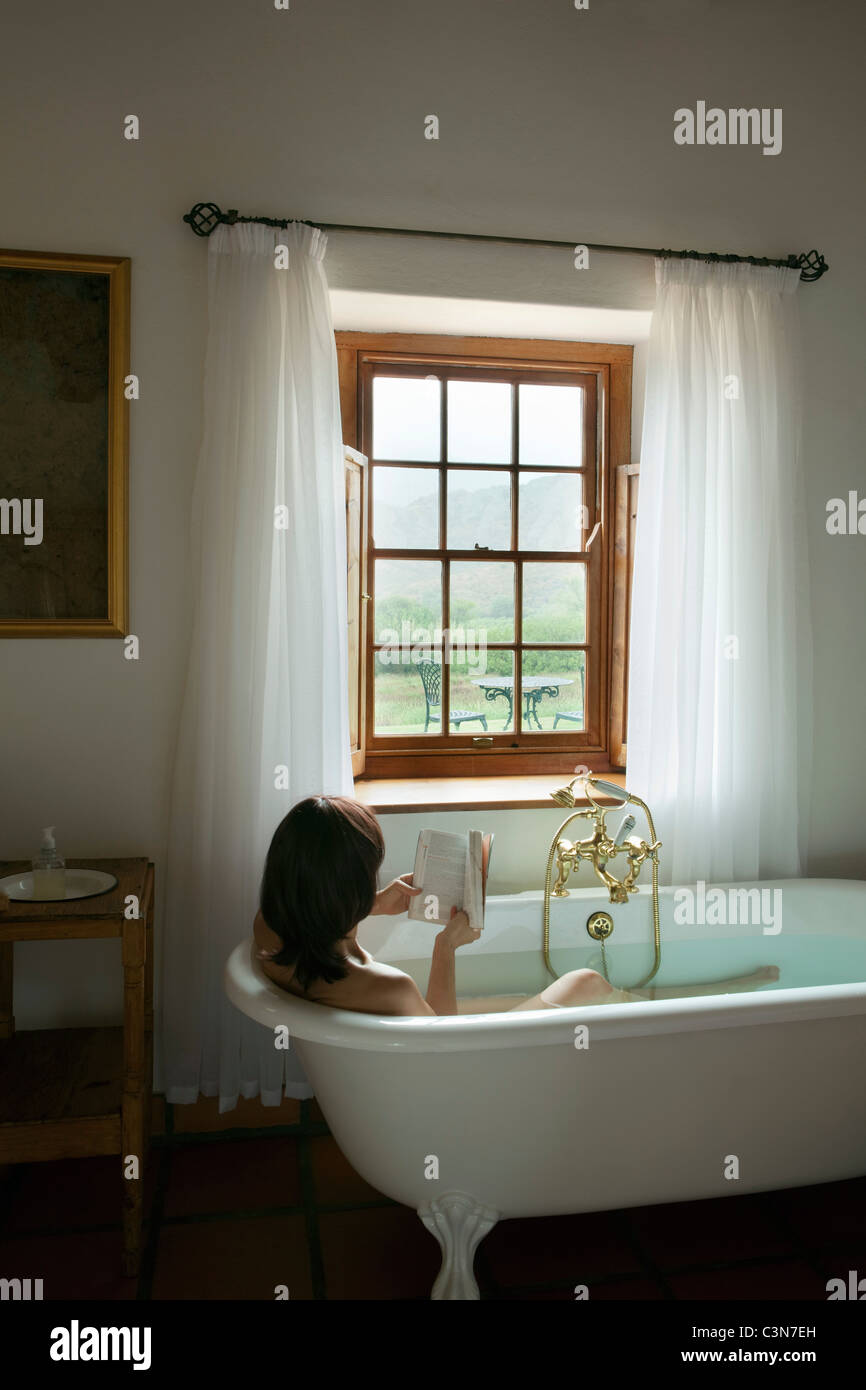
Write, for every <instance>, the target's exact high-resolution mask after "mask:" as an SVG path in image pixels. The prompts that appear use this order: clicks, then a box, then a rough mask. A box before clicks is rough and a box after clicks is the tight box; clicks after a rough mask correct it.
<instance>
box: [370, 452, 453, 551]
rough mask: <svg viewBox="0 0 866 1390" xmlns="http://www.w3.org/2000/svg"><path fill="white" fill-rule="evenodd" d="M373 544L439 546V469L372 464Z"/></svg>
mask: <svg viewBox="0 0 866 1390" xmlns="http://www.w3.org/2000/svg"><path fill="white" fill-rule="evenodd" d="M373 543H374V545H376V546H377V548H378V549H379V550H412V549H415V548H416V547H417V548H418V549H419V550H421V549H424V548H425V547H426V548H427V549H433V550H435V549H437V548H438V545H439V470H438V469H436V468H382V467H380V466H379V465H378V464H375V465H374V466H373Z"/></svg>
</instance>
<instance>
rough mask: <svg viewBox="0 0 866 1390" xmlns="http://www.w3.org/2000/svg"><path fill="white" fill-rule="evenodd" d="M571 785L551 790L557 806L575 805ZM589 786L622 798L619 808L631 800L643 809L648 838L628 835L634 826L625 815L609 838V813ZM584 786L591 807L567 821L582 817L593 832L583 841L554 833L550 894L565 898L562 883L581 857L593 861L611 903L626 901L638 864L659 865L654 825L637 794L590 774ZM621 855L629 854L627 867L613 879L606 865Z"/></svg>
mask: <svg viewBox="0 0 866 1390" xmlns="http://www.w3.org/2000/svg"><path fill="white" fill-rule="evenodd" d="M574 780H575V781H576V780H577V779H576V778H575V779H574ZM573 785H574V782H570V783H569V785H568V786H567V787H563V788H561V789H560V791H558V792H553V793H551V795H552V797H553V800H554V801H556V802H557V804H558V805H560V806H562V805H571V806H574V804H575V799H574V793H573V792H572V790H571V788H572V786H573ZM592 787H595V789H596V791H602V792H606V793H608V794H610V795H613V796H616V797H618V798H622V799H621V800H620V801H619V806H618V808H617V809H622V808H623V807H624V806H626V805H627V804H628V803H629V802H634V804H635V805H637V806H640V807H641V808H642V809H643V810H644V811H645V812H646V816H647V821H648V824H649V826H650V837H651V838H650V841H649V842H648V841H646V840H641V839H639V838H638V837H637V836H635V835H629V833H628V832H629V831H630V830H633V829H634V817H633V816H628V817H627V818H626V820H625V821H624V822H623V825H621V826H620V829H619V831H618V832H617V835H616V837H615V838H612V837H611V836H610V835H609V834H608V831H607V824H606V817H607V814H608V813H607V812H606V811H605V810H603V809H602V807H601V806H599V804H598V802H597V801H596V800H595V799H594V797H593V795H592V790H591V789H592ZM584 789H585V792H586V798H587V800H588V801H589V803H590V806H591V808H592V809H591V810H584V811H578V812H577V813H576V814H575V816H574V817H569V820H571V819H576V818H577V817H578V816H583V817H584V818H585V819H586V820H591V821H592V823H593V831H592V834H591V835H589V836H587V838H586V839H584V840H566V839H564V838H562V836H561V835H560V833H559V832H557V836H556V839H555V842H554V843H555V858H556V868H557V876H556V883H555V884H554V886H553V890H552V893H553V896H554V897H555V898H567V897H568V889H567V888H566V886H565V885H566V883H567V882H568V877H569V874H570V872H571V870H572V869H577V868H578V867H579V864H580V861H581V860H582V859H586V860H587V861H589V862H590V863H591V864H592V867H593V869H594V871H595V874H596V877H597V878H598V879H599V880H600V881H601V882H602V883H603V884H604V886H605V888H606V889H607V892H608V897H609V899H610V901H611V902H612V903H625V902H628V895H629V893H636V892H637V879H638V877H639V875H640V870H641V865H643V864H644V863H645V862H646V860H647V859H650V860H652V861H653V862H654V863H655V864H658V851H659V849H660V848H661V842H660V841H659V840H657V839H656V838H655V828H654V826H653V824H652V817H651V816H650V814H649V809H648V808H647V807H646V806H645V805H644V803H643V802H642V801H641V800H640V799H639V798H638V797H635V796H631V795H630V794H628V793H625V794H623V790H622V788H620V787H618V786H615V785H614V784H613V783H609V782H604V781H602V780H601V779H599V778H596V777H595V776H594V774H592V773H590V774H588V775H587V776H586V777H585V778H584ZM566 824H568V822H566ZM560 829H561V830H564V829H565V826H562V827H560ZM620 854H625V855H627V857H628V869H627V871H626V873H625V876H624V877H623V878H622V879H619V878H616V877H615V875H613V874H612V873H610V872H608V868H607V865H608V862H609V861H610V860H611V859H616V857H617V856H618V855H620Z"/></svg>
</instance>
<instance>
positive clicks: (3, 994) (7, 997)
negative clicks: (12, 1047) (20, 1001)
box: [0, 941, 15, 1038]
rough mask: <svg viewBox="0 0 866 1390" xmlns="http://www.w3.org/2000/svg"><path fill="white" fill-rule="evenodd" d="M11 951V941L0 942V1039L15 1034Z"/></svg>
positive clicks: (12, 946)
mask: <svg viewBox="0 0 866 1390" xmlns="http://www.w3.org/2000/svg"><path fill="white" fill-rule="evenodd" d="M13 950H14V945H13V943H12V942H11V941H2V942H0V1038H11V1037H13V1036H14V1033H15V1017H14V1015H13V1013H12V971H13V963H12V952H13Z"/></svg>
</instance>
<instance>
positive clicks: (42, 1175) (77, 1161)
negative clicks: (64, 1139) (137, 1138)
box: [7, 1150, 159, 1232]
mask: <svg viewBox="0 0 866 1390" xmlns="http://www.w3.org/2000/svg"><path fill="white" fill-rule="evenodd" d="M158 1164H159V1157H158V1154H157V1151H156V1150H151V1152H150V1155H149V1159H148V1163H147V1165H146V1167H145V1175H144V1211H145V1215H147V1213H148V1212H149V1211H150V1204H151V1200H152V1198H153V1188H154V1183H155V1180H156V1173H157V1170H158ZM122 1202H123V1177H122V1168H121V1163H120V1158H119V1157H116V1158H114V1157H101V1156H100V1157H95V1158H66V1159H60V1160H58V1161H56V1162H52V1163H29V1164H27V1165H26V1168H25V1171H24V1173H23V1175H22V1177H21V1181H20V1186H19V1187H18V1189H17V1191H16V1192H15V1196H14V1201H13V1202H12V1203H11V1209H10V1212H9V1219H8V1222H7V1230H8V1231H10V1232H22V1231H64V1230H79V1229H82V1228H83V1227H85V1226H119V1225H120V1220H121V1208H122Z"/></svg>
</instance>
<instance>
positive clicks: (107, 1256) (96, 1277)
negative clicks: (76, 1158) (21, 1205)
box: [0, 1160, 146, 1303]
mask: <svg viewBox="0 0 866 1390" xmlns="http://www.w3.org/2000/svg"><path fill="white" fill-rule="evenodd" d="M88 1161H89V1162H92V1160H88ZM145 1237H146V1231H145ZM120 1260H121V1241H120V1232H119V1231H80V1232H78V1231H76V1232H73V1233H71V1234H69V1235H61V1236H53V1235H42V1234H35V1235H27V1236H24V1235H20V1236H9V1237H6V1238H4V1239H2V1240H0V1266H2V1274H3V1277H4V1278H7V1279H12V1278H19V1279H26V1278H30V1279H41V1280H42V1297H43V1299H44V1301H45V1302H46V1303H47V1302H54V1301H57V1300H64V1299H87V1300H91V1299H103V1298H106V1299H133V1298H135V1296H136V1292H137V1289H138V1280H137V1279H131V1278H125V1277H124V1276H123V1275H122V1274H121V1272H120Z"/></svg>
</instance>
